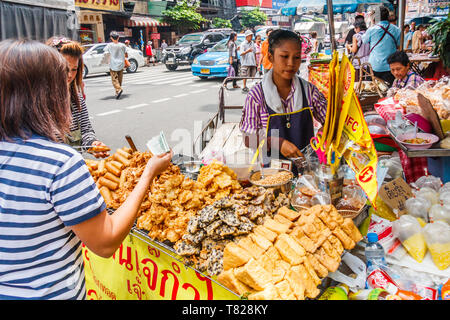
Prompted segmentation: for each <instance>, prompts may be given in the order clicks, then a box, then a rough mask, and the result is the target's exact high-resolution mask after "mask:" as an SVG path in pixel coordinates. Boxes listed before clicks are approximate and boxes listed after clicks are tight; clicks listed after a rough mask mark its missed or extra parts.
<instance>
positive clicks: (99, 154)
mask: <svg viewBox="0 0 450 320" xmlns="http://www.w3.org/2000/svg"><path fill="white" fill-rule="evenodd" d="M92 145H93V146H103V147H106V145H105V144H104V143H103V142H101V141H98V140H96V141H94V142H92ZM92 155H93V156H94V157H96V158H106V157H109V152H108V151H103V152H93V153H92Z"/></svg>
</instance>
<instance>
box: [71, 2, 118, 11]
mask: <svg viewBox="0 0 450 320" xmlns="http://www.w3.org/2000/svg"><path fill="white" fill-rule="evenodd" d="M75 5H76V6H77V7H81V8H89V9H98V10H109V11H120V0H75Z"/></svg>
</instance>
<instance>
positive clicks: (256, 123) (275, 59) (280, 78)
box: [239, 29, 327, 171]
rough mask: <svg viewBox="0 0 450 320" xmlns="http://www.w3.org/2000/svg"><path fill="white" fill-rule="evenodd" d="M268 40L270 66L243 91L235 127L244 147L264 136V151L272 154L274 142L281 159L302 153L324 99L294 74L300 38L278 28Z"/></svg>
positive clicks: (322, 117) (319, 117)
mask: <svg viewBox="0 0 450 320" xmlns="http://www.w3.org/2000/svg"><path fill="white" fill-rule="evenodd" d="M268 41H269V50H268V58H269V61H270V62H271V63H272V69H270V71H268V72H267V73H266V74H265V75H264V77H263V79H262V81H261V82H259V83H258V84H256V85H255V86H254V87H253V88H252V89H251V90H250V91H249V93H248V94H247V98H246V100H245V104H244V108H243V111H242V117H241V121H240V125H239V127H240V130H241V131H242V132H243V134H244V142H245V145H246V146H247V147H250V148H253V149H256V147H257V146H258V145H259V143H260V141H262V140H263V139H266V138H267V139H266V140H265V145H266V147H267V150H268V152H267V154H269V153H270V154H271V157H272V158H275V156H274V155H275V153H274V152H276V151H277V150H271V149H275V147H276V146H278V151H279V158H281V159H292V158H298V157H302V156H303V155H302V152H301V150H302V149H303V148H305V147H306V146H307V145H308V144H309V143H310V140H311V138H312V137H313V136H314V125H313V120H314V119H316V120H317V121H319V122H320V123H321V124H322V125H323V124H324V123H325V118H326V110H327V100H326V99H325V97H324V95H323V94H322V93H321V92H320V91H319V90H318V89H317V87H316V86H314V85H313V84H311V83H309V82H307V81H306V80H304V79H301V78H299V77H298V76H297V71H298V70H299V67H300V63H301V60H302V40H301V38H300V37H299V36H298V35H297V34H296V33H294V32H291V31H287V30H282V29H279V30H275V31H273V32H272V33H271V34H270V35H269V38H268ZM271 146H273V148H271ZM263 154H264V152H263ZM263 162H264V165H266V166H267V165H269V164H270V158H268V157H265V159H263ZM294 171H295V170H294Z"/></svg>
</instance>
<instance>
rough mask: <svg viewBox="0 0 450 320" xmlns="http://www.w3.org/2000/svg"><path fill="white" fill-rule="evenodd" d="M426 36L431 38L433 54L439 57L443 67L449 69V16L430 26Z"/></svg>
mask: <svg viewBox="0 0 450 320" xmlns="http://www.w3.org/2000/svg"><path fill="white" fill-rule="evenodd" d="M427 32H428V34H430V35H432V36H433V39H434V43H435V45H434V50H433V54H436V55H439V57H440V58H441V60H442V63H443V64H444V66H445V67H447V68H450V16H449V17H447V19H445V20H442V21H440V22H437V23H435V24H433V25H431V26H430V27H429V28H428V30H427Z"/></svg>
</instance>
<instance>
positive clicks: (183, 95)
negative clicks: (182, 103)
mask: <svg viewBox="0 0 450 320" xmlns="http://www.w3.org/2000/svg"><path fill="white" fill-rule="evenodd" d="M188 95H189V93H182V94H177V95H176V96H173V97H174V98H181V97H186V96H188Z"/></svg>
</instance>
